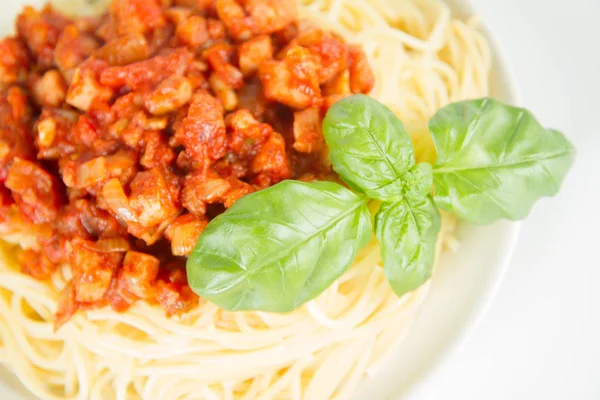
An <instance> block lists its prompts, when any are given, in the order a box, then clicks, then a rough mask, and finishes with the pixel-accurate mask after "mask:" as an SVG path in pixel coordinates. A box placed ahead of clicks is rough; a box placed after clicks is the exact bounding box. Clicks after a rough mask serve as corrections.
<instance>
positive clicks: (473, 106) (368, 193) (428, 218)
mask: <svg viewBox="0 0 600 400" xmlns="http://www.w3.org/2000/svg"><path fill="white" fill-rule="evenodd" d="M430 131H431V133H432V135H433V142H434V144H435V148H436V151H437V162H436V163H435V165H434V166H433V167H432V166H431V165H430V164H415V157H414V150H413V146H412V143H411V141H410V137H409V135H408V133H407V132H406V130H405V129H404V126H403V125H402V123H401V122H400V121H399V120H398V119H397V118H396V116H395V115H394V114H393V113H392V112H391V111H390V110H389V109H388V108H386V107H385V106H384V105H382V104H380V103H378V102H377V101H376V100H374V99H371V98H369V97H367V96H363V95H358V96H351V97H348V98H346V99H344V100H341V101H339V102H338V103H336V104H335V105H334V106H333V107H331V109H330V110H329V112H328V114H327V116H326V118H325V120H324V121H323V134H324V136H325V140H326V142H327V145H328V146H329V154H330V159H331V162H332V165H333V168H334V169H335V171H336V172H337V173H338V174H339V176H340V178H341V179H342V180H343V181H344V182H345V183H346V184H347V185H348V186H349V187H350V188H351V189H352V190H349V189H347V188H345V187H343V186H341V185H338V184H336V183H332V182H314V183H303V182H297V181H284V182H282V183H280V184H278V185H275V186H273V187H271V188H269V189H266V190H263V191H260V192H256V193H253V194H250V195H248V196H245V197H244V198H242V199H240V200H239V201H238V202H237V203H236V204H235V205H234V206H233V207H231V208H230V209H229V210H228V211H227V212H225V213H224V214H222V215H220V216H219V217H217V218H215V219H214V220H213V221H211V222H210V224H208V227H207V228H206V230H205V231H204V233H203V234H202V235H200V238H199V239H198V243H197V244H196V247H195V249H194V251H193V252H192V254H191V256H190V258H189V259H188V263H187V271H188V280H189V283H190V286H191V288H192V289H193V290H194V291H195V292H196V293H197V294H198V295H200V296H202V297H204V298H205V299H207V300H209V301H212V302H214V303H215V304H217V305H218V306H219V307H221V308H223V309H226V310H261V311H271V312H288V311H292V310H294V309H295V308H297V307H299V306H300V305H302V304H304V303H306V302H307V301H309V300H311V299H313V298H315V297H316V296H318V295H319V294H321V293H322V292H323V291H324V290H325V289H327V287H329V286H330V285H331V284H332V283H333V282H334V281H335V280H336V279H337V278H339V277H340V276H341V275H342V274H343V273H344V272H345V271H346V270H347V269H348V268H349V267H350V265H352V263H354V261H355V260H356V257H357V254H358V251H359V250H360V249H361V248H363V247H364V246H366V245H367V243H368V242H369V240H370V238H371V236H372V230H373V221H372V220H371V215H370V213H369V211H368V208H367V205H368V202H369V200H370V199H374V200H378V201H381V207H380V209H379V211H378V212H377V213H376V214H375V217H374V219H375V221H374V230H375V234H376V237H377V240H378V242H379V247H380V249H381V257H382V260H383V268H384V272H385V274H386V276H387V278H388V280H389V282H390V285H391V287H392V289H393V290H394V292H395V293H396V294H398V295H399V296H401V295H403V294H405V293H407V292H410V291H412V290H414V289H416V288H418V287H419V286H421V285H422V284H423V283H424V282H426V281H427V280H428V279H429V277H430V276H431V272H432V267H433V262H434V256H435V247H436V241H437V236H438V233H439V230H440V224H441V218H440V215H439V212H438V210H437V207H439V208H442V209H444V210H447V211H450V212H453V213H455V214H456V215H458V216H459V217H461V218H462V219H465V220H468V221H470V222H473V223H477V224H487V223H491V222H493V221H496V220H498V219H502V218H507V219H511V220H514V219H520V218H524V217H525V216H526V215H527V213H528V212H529V211H530V209H531V207H532V206H533V204H534V203H535V201H537V200H538V199H539V198H540V197H543V196H550V195H554V194H556V193H557V192H558V190H559V188H560V186H561V185H562V181H563V180H564V178H565V175H566V173H567V171H568V170H569V168H570V166H571V164H572V162H573V158H574V149H573V146H572V145H571V144H570V143H569V142H568V141H567V140H566V139H565V138H564V136H563V135H562V134H561V133H559V132H557V131H554V130H548V129H544V128H543V127H542V126H541V125H540V124H539V123H538V122H537V121H536V120H535V118H533V116H532V115H531V114H530V113H529V112H528V111H526V110H523V109H519V108H515V107H510V106H507V105H505V104H502V103H500V102H498V101H495V100H491V99H480V100H472V101H466V102H461V103H456V104H451V105H449V106H447V107H444V108H443V109H441V110H440V111H438V113H436V115H435V116H434V117H433V118H432V120H431V121H430ZM432 187H433V188H432ZM432 193H433V194H432Z"/></svg>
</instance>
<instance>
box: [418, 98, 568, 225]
mask: <svg viewBox="0 0 600 400" xmlns="http://www.w3.org/2000/svg"><path fill="white" fill-rule="evenodd" d="M429 129H430V131H431V133H432V135H433V140H434V142H435V146H436V149H437V163H436V164H435V166H434V170H433V174H434V186H435V202H436V204H437V206H438V207H440V208H442V209H444V210H448V211H451V212H453V213H455V214H456V215H458V216H459V217H460V218H462V219H465V220H468V221H470V222H473V223H477V224H488V223H491V222H493V221H496V220H498V219H501V218H506V219H509V220H519V219H523V218H525V217H526V216H527V214H528V213H529V211H530V210H531V208H532V207H533V205H534V203H535V202H536V201H537V200H538V199H539V198H540V197H543V196H553V195H555V194H556V193H557V192H558V191H559V189H560V186H561V184H562V182H563V180H564V178H565V175H566V173H567V172H568V170H569V168H570V167H571V165H572V163H573V159H574V155H575V150H574V148H573V146H572V145H571V143H569V141H568V140H567V139H566V138H565V137H564V136H563V135H562V134H561V133H560V132H558V131H555V130H550V129H545V128H543V127H542V126H541V125H540V124H539V122H538V121H537V120H536V119H535V118H534V117H533V115H532V114H531V113H530V112H529V111H527V110H524V109H521V108H516V107H511V106H508V105H505V104H503V103H501V102H499V101H496V100H492V99H479V100H472V101H465V102H461V103H455V104H451V105H449V106H446V107H444V108H442V109H441V110H439V111H438V112H437V113H436V114H435V115H434V117H433V118H432V119H431V121H430V124H429Z"/></svg>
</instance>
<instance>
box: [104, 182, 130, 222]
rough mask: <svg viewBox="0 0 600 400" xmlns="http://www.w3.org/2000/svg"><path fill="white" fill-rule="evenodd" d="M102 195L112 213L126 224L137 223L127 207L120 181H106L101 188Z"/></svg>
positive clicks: (127, 203) (126, 199) (127, 201)
mask: <svg viewBox="0 0 600 400" xmlns="http://www.w3.org/2000/svg"><path fill="white" fill-rule="evenodd" d="M102 194H103V195H104V199H105V200H106V203H107V204H108V206H109V207H110V209H111V210H112V212H113V213H115V214H116V215H118V216H119V217H121V219H123V220H124V221H126V222H127V221H131V222H137V218H136V217H135V215H133V212H132V211H131V208H130V207H129V199H128V198H127V195H126V194H125V191H124V190H123V185H121V181H119V180H118V179H117V178H114V179H111V180H110V181H108V182H107V183H106V184H105V185H104V187H103V188H102Z"/></svg>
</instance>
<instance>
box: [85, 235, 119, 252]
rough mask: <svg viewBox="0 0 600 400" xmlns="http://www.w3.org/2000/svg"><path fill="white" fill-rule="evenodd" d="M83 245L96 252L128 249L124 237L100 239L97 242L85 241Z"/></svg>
mask: <svg viewBox="0 0 600 400" xmlns="http://www.w3.org/2000/svg"><path fill="white" fill-rule="evenodd" d="M85 247H86V248H88V249H89V250H92V251H95V252H96V253H124V252H126V251H129V249H130V246H129V242H128V241H127V240H125V239H124V238H108V239H100V240H98V241H97V242H85Z"/></svg>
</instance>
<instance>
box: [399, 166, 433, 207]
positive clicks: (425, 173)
mask: <svg viewBox="0 0 600 400" xmlns="http://www.w3.org/2000/svg"><path fill="white" fill-rule="evenodd" d="M402 181H403V182H404V190H403V194H404V196H406V197H410V198H413V199H417V200H420V199H422V198H423V197H425V196H427V195H428V194H429V193H430V191H431V185H432V183H433V170H432V168H431V164H427V163H423V164H417V165H413V166H412V167H411V168H410V169H409V170H408V171H407V172H406V173H405V174H404V175H403V176H402Z"/></svg>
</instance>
